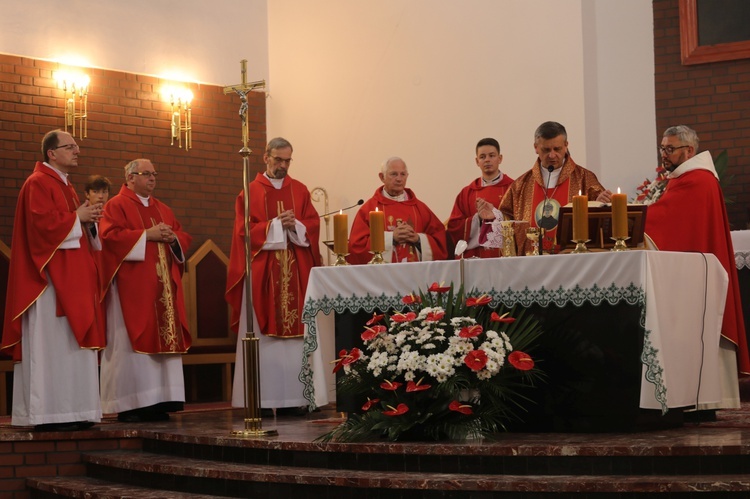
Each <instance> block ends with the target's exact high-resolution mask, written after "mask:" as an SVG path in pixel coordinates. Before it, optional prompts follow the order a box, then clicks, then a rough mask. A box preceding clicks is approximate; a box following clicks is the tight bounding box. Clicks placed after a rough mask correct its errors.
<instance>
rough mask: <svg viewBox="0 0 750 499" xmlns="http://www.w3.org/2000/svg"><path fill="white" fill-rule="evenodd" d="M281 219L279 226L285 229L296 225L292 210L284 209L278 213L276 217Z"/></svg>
mask: <svg viewBox="0 0 750 499" xmlns="http://www.w3.org/2000/svg"><path fill="white" fill-rule="evenodd" d="M276 218H278V219H279V220H280V221H281V226H282V227H283V228H285V229H293V228H294V226H295V225H296V220H297V219H296V218H294V210H286V211H283V212H281V213H279V216H278V217H276Z"/></svg>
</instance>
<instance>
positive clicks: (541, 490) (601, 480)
mask: <svg viewBox="0 0 750 499" xmlns="http://www.w3.org/2000/svg"><path fill="white" fill-rule="evenodd" d="M221 440H222V439H216V442H215V443H214V444H212V445H206V444H203V443H201V444H195V443H187V442H185V443H183V442H175V441H164V440H157V439H149V438H145V439H144V441H143V450H140V451H139V450H116V451H97V452H89V453H83V455H82V459H83V462H84V463H85V464H86V469H87V476H85V477H52V478H34V479H29V480H28V482H27V485H28V487H29V488H30V489H31V497H32V498H50V497H80V498H84V497H85V498H91V499H96V498H101V499H103V498H108V499H109V498H112V499H114V498H120V497H122V498H125V497H128V498H155V497H186V498H204V497H209V496H211V497H274V498H279V499H284V498H287V497H296V496H299V495H303V496H306V497H309V498H317V497H325V498H336V497H357V498H358V499H369V498H380V497H388V498H389V499H398V498H409V499H413V498H416V497H427V498H438V497H450V498H471V499H485V498H491V497H498V496H502V497H508V498H523V499H528V498H531V497H540V496H541V497H556V498H557V497H559V498H562V497H573V496H575V497H576V498H579V499H585V498H626V497H627V498H630V497H639V498H640V497H650V496H653V495H655V494H657V493H659V494H660V493H664V492H671V493H680V494H683V495H681V496H678V497H684V498H687V497H694V496H695V494H700V495H699V496H695V497H702V498H709V497H732V496H736V497H748V496H749V495H750V476H748V475H747V470H748V469H750V466H749V464H750V462H749V461H748V456H747V455H746V452H745V451H746V449H745V451H740V452H739V454H737V455H727V454H726V453H723V451H722V450H718V453H717V454H716V455H705V454H704V455H698V454H695V455H671V456H660V455H654V454H645V455H627V456H623V455H621V454H620V453H621V452H622V450H621V449H620V450H619V451H618V450H613V451H612V452H602V449H597V450H595V451H593V452H591V451H590V453H589V455H570V456H565V455H556V456H552V455H529V454H527V453H526V452H528V449H499V448H495V449H493V448H492V447H493V446H484V445H481V444H478V445H476V446H472V445H464V446H458V447H457V446H455V445H453V444H447V445H442V444H432V445H425V444H416V443H415V444H413V445H409V444H384V443H382V442H378V443H375V444H354V445H351V446H343V445H337V444H334V445H333V446H326V445H325V444H309V445H290V446H274V445H272V444H271V443H268V442H260V443H258V442H257V441H256V442H247V441H244V442H243V443H242V444H240V445H238V444H236V443H231V441H230V443H228V444H227V445H224V444H223V443H222V442H221ZM266 444H269V445H266ZM532 446H533V445H532ZM457 448H458V449H460V452H456V449H457ZM375 449H377V450H375ZM410 449H411V450H410ZM414 449H416V451H417V453H414V452H412V451H413V450H414ZM374 450H375V451H374ZM735 450H737V449H735ZM358 451H359V452H358ZM373 451H374V452H373ZM518 451H520V454H525V455H519V452H518ZM724 451H726V449H724ZM578 452H580V453H581V454H585V453H586V451H585V449H583V448H581V449H579V450H578ZM599 453H602V454H603V455H596V454H599ZM618 454H620V455H618Z"/></svg>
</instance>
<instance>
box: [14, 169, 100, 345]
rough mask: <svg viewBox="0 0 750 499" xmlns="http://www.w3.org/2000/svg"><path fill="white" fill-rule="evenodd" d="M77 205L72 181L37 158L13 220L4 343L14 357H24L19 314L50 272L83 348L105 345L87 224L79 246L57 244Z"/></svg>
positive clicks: (59, 305) (61, 306)
mask: <svg viewBox="0 0 750 499" xmlns="http://www.w3.org/2000/svg"><path fill="white" fill-rule="evenodd" d="M79 205H80V202H79V201H78V195H77V194H76V192H75V189H73V186H72V185H70V183H68V185H65V183H64V182H63V181H62V180H61V179H60V177H59V176H58V175H57V173H55V172H54V171H53V170H52V169H51V168H49V167H47V166H45V165H44V164H43V163H41V162H37V163H36V166H35V167H34V172H33V173H32V174H31V175H30V176H29V178H28V179H27V180H26V182H25V183H24V184H23V187H22V188H21V192H20V194H19V196H18V203H17V204H16V215H15V221H14V224H13V240H12V242H11V257H10V272H9V276H8V296H7V302H6V307H5V323H4V327H3V338H2V348H3V349H5V348H9V347H14V349H13V358H14V360H21V317H22V316H23V314H24V312H26V310H28V308H29V307H30V306H31V305H33V304H34V302H35V301H36V300H37V298H39V296H40V295H41V294H42V293H43V292H44V290H45V289H46V288H47V285H48V282H47V275H46V274H47V273H48V274H49V278H50V280H51V283H52V285H53V286H54V288H55V294H56V295H57V316H58V317H63V316H64V317H67V319H68V323H69V324H70V327H71V329H72V330H73V334H74V335H75V337H76V340H77V341H78V344H79V345H80V346H81V348H104V345H105V338H106V336H105V330H104V317H103V316H102V315H101V313H100V312H101V309H100V308H99V307H98V306H97V305H98V303H99V289H98V278H97V270H96V266H95V264H94V259H93V257H92V255H91V250H90V247H89V242H88V236H87V235H86V234H85V230H86V229H85V227H84V228H83V230H84V235H83V236H82V237H81V239H80V244H81V247H80V248H79V249H58V248H59V246H60V245H61V244H62V243H63V241H65V238H66V237H67V236H68V234H70V231H71V230H72V229H73V225H74V224H75V223H76V219H77V217H76V213H75V210H76V208H78V206H79Z"/></svg>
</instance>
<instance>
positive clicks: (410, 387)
mask: <svg viewBox="0 0 750 499" xmlns="http://www.w3.org/2000/svg"><path fill="white" fill-rule="evenodd" d="M421 383H422V380H421V379H420V380H419V381H417V382H416V383H415V382H413V381H409V382H408V383H406V392H407V393H408V392H423V391H425V390H429V389H430V388H432V385H422V384H421Z"/></svg>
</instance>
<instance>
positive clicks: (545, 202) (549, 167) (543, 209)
mask: <svg viewBox="0 0 750 499" xmlns="http://www.w3.org/2000/svg"><path fill="white" fill-rule="evenodd" d="M541 166H542V165H539V167H540V168H541ZM547 171H548V172H549V175H548V176H547V186H546V187H545V188H544V208H542V214H544V212H545V211H546V210H547V201H549V198H548V197H547V192H548V191H549V181H550V179H551V178H552V172H553V171H555V167H554V166H552V165H549V166H548V167H547ZM540 229H541V230H540V231H539V235H540V236H542V237H541V238H540V239H541V241H540V243H539V254H540V255H543V254H544V229H543V228H542V227H540Z"/></svg>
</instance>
